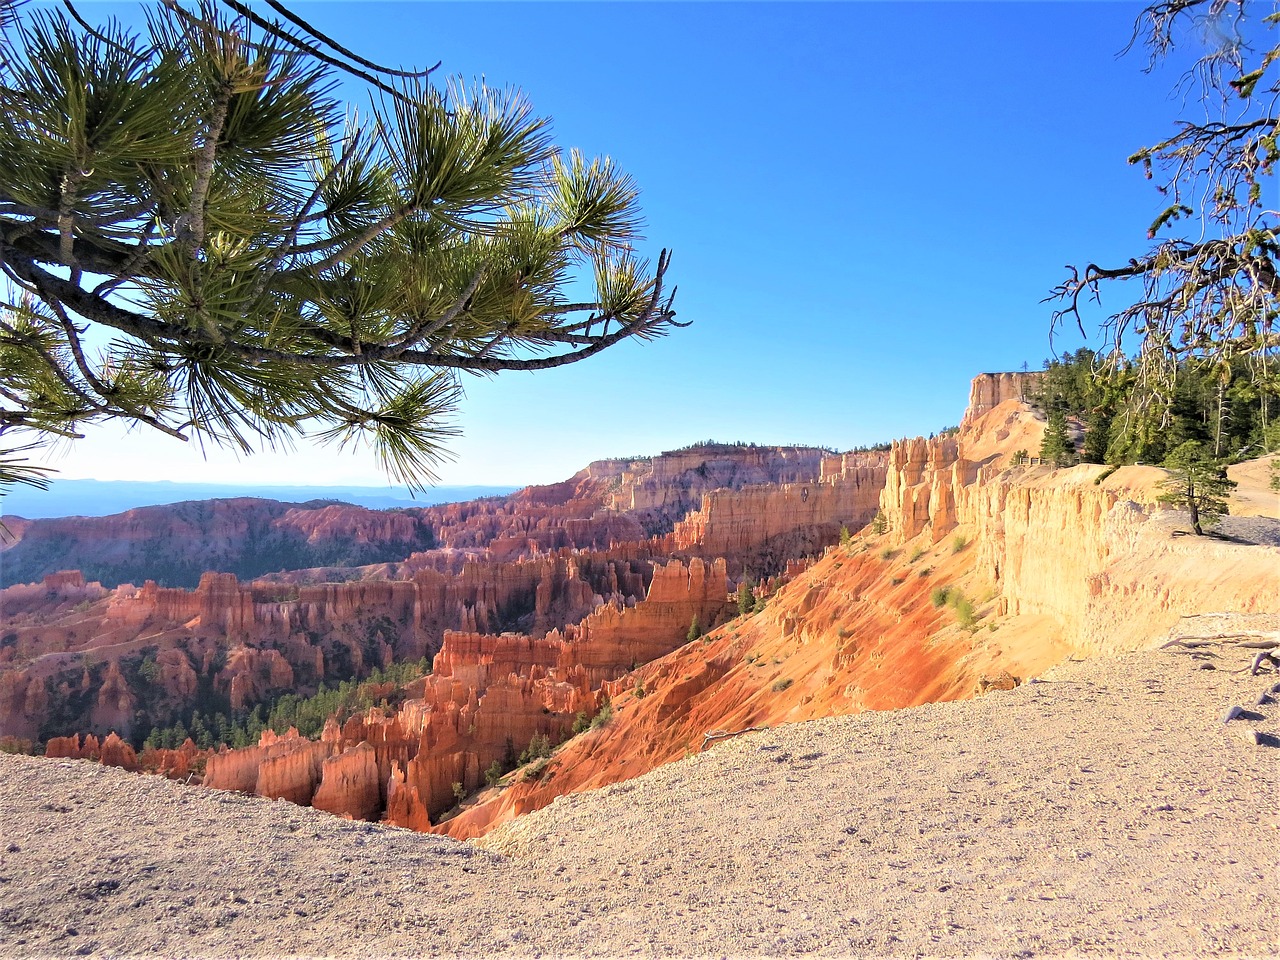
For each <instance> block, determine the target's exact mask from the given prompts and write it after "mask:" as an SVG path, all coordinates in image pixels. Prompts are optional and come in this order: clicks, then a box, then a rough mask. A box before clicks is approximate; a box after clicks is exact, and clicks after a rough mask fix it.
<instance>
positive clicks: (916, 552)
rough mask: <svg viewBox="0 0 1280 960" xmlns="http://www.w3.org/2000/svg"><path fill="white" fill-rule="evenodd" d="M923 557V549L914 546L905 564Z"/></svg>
mask: <svg viewBox="0 0 1280 960" xmlns="http://www.w3.org/2000/svg"><path fill="white" fill-rule="evenodd" d="M923 556H924V547H921V546H916V547H913V548H912V550H911V556H910V557H908V558H907V563H915V562H916V561H917V560H919V559H920V558H921V557H923Z"/></svg>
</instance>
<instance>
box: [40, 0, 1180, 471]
mask: <svg viewBox="0 0 1280 960" xmlns="http://www.w3.org/2000/svg"><path fill="white" fill-rule="evenodd" d="M1139 8H1140V5H1138V4H1131V3H1098V2H1092V3H1029V2H1028V3H969V2H952V3H812V4H808V3H747V4H737V3H703V4H695V3H556V4H543V3H466V4H455V3H421V2H404V3H373V2H366V3H353V2H334V3H320V4H302V3H298V4H297V5H296V8H295V9H297V10H298V12H299V13H301V14H302V15H303V16H306V17H308V18H309V19H311V20H312V21H313V22H314V23H315V24H316V25H317V26H319V27H321V28H322V29H324V30H326V31H328V32H330V33H332V34H333V35H334V36H335V37H338V38H340V39H341V40H343V41H344V42H345V43H346V44H347V45H348V46H350V47H352V48H354V49H355V50H356V51H357V52H360V53H362V54H363V55H365V56H369V57H372V58H374V59H377V60H380V61H382V62H385V63H390V64H399V65H405V66H409V65H416V66H425V65H429V64H431V63H434V62H435V61H436V60H441V61H443V66H442V68H441V73H442V74H446V73H447V74H461V75H463V76H467V77H472V76H478V75H484V76H485V77H486V79H487V80H488V82H489V83H490V84H494V85H514V86H519V87H520V88H521V89H523V90H524V91H525V93H526V94H527V95H528V97H529V99H530V100H531V101H532V103H533V105H534V106H535V108H536V109H537V110H538V112H540V113H542V114H546V115H549V116H551V117H552V118H553V120H554V131H555V135H556V139H557V142H558V143H560V144H561V145H563V146H565V147H571V146H576V147H580V148H582V149H583V150H584V151H586V152H588V153H589V154H609V155H611V156H612V157H613V158H614V159H615V160H617V161H618V162H619V163H620V164H621V165H622V166H623V168H624V169H626V170H627V171H628V172H629V173H631V174H632V175H633V176H634V177H635V179H636V180H637V181H638V183H639V185H640V187H641V189H642V191H643V193H642V204H643V208H644V211H645V214H646V218H647V228H646V231H645V233H646V237H647V240H646V244H645V252H646V253H647V254H648V255H650V256H652V257H656V255H657V252H658V250H659V249H661V248H662V247H669V248H671V249H672V250H673V251H674V255H675V256H674V261H673V265H672V268H671V276H672V277H673V278H674V280H675V282H676V283H677V284H678V286H679V295H678V297H677V301H676V306H677V310H678V311H679V318H680V319H681V320H685V321H693V325H692V326H691V327H690V328H688V329H685V330H678V331H676V332H675V333H674V334H673V335H672V336H670V337H668V338H666V339H664V340H661V341H658V342H656V343H650V344H624V345H622V346H620V347H617V348H614V349H613V350H611V351H607V352H606V353H605V354H602V355H600V356H598V357H596V358H593V359H592V360H590V361H587V362H585V363H582V364H578V365H575V366H571V367H567V368H562V369H560V370H555V371H548V372H544V373H538V374H511V375H504V376H502V377H499V378H495V379H490V380H484V379H477V378H468V379H467V380H466V381H465V386H466V390H467V398H466V400H465V401H464V403H463V406H462V409H461V412H460V416H459V424H460V426H462V427H463V428H464V430H465V435H464V437H462V438H461V439H459V440H458V441H456V442H455V443H454V445H453V451H454V453H455V454H456V456H457V459H456V461H455V462H454V463H453V464H450V465H447V466H445V467H444V468H443V469H442V470H441V479H442V481H443V482H445V483H451V484H462V483H492V484H499V483H511V484H521V483H528V482H547V481H553V480H557V479H562V478H563V477H566V476H568V475H570V474H571V473H573V472H574V471H575V470H577V469H579V468H580V467H582V466H584V465H585V464H586V463H587V462H588V461H590V460H593V459H598V458H601V457H607V456H614V455H628V454H643V453H656V452H658V451H660V450H663V449H669V448H672V447H677V446H682V445H684V444H687V443H690V442H693V441H696V440H700V439H707V438H715V439H720V440H752V441H757V442H762V443H785V442H806V443H814V444H823V445H829V446H834V447H839V448H848V447H851V446H855V445H859V444H866V443H872V442H876V441H880V440H888V439H891V438H893V437H898V436H906V435H916V434H921V433H928V432H930V431H933V430H937V429H939V428H941V427H943V426H945V425H947V424H952V423H955V422H957V421H958V420H959V418H960V415H961V413H962V411H963V406H964V403H965V400H966V397H967V390H968V383H969V380H970V378H971V377H972V376H973V375H974V374H976V373H979V372H981V371H988V370H1009V369H1018V368H1020V367H1021V365H1022V364H1023V363H1024V362H1025V363H1028V364H1030V365H1031V366H1032V367H1033V368H1036V367H1039V366H1040V364H1041V362H1042V360H1043V359H1044V358H1045V357H1047V356H1048V355H1049V354H1050V344H1049V339H1048V328H1049V316H1050V311H1051V307H1050V306H1049V305H1047V304H1043V303H1041V302H1040V301H1041V299H1042V298H1043V297H1044V296H1045V295H1046V293H1047V292H1048V290H1049V289H1050V288H1051V287H1052V286H1053V285H1054V284H1055V283H1057V282H1059V281H1060V280H1061V279H1062V277H1063V276H1064V271H1063V265H1064V264H1066V263H1081V262H1088V261H1089V260H1095V261H1097V262H1099V263H1110V262H1115V261H1117V260H1119V261H1120V262H1124V261H1125V260H1127V259H1128V258H1129V256H1132V255H1134V254H1136V253H1137V252H1138V251H1139V250H1141V249H1143V248H1144V247H1145V245H1146V240H1145V234H1146V227H1147V225H1148V224H1149V223H1150V221H1151V219H1152V218H1153V216H1154V214H1155V213H1156V212H1157V211H1158V210H1159V209H1160V207H1161V204H1160V197H1159V195H1158V194H1157V193H1156V191H1155V190H1154V189H1153V188H1152V187H1151V185H1150V184H1148V183H1147V182H1146V181H1145V180H1144V179H1143V176H1142V173H1141V171H1139V170H1138V169H1136V168H1130V167H1128V166H1127V164H1126V163H1125V158H1126V157H1127V156H1128V155H1129V154H1130V153H1132V152H1133V151H1134V150H1135V149H1136V148H1138V147H1140V146H1143V145H1146V144H1149V143H1152V142H1154V141H1155V140H1157V139H1158V138H1160V137H1161V136H1162V135H1163V134H1165V133H1166V132H1167V131H1169V130H1170V129H1171V124H1172V120H1173V118H1174V117H1176V116H1178V115H1179V113H1180V112H1182V111H1183V110H1184V109H1186V108H1185V105H1184V104H1182V103H1181V102H1179V101H1178V100H1177V99H1175V98H1174V97H1173V95H1172V90H1173V87H1174V86H1175V83H1176V80H1177V74H1176V71H1174V70H1173V69H1169V68H1165V69H1162V70H1157V71H1156V72H1154V73H1151V74H1147V73H1144V72H1143V68H1144V66H1145V65H1146V58H1145V55H1144V54H1143V53H1142V51H1136V52H1134V53H1132V54H1130V55H1128V56H1124V57H1118V56H1117V55H1118V54H1119V52H1120V51H1121V50H1122V48H1123V47H1124V46H1125V44H1126V42H1127V41H1128V39H1129V36H1130V31H1131V28H1132V24H1133V19H1134V16H1135V14H1136V13H1137V11H1138V10H1139ZM83 9H84V11H85V12H86V13H87V14H88V15H89V16H90V18H91V19H92V18H98V19H101V18H102V17H104V16H105V15H107V14H108V13H109V12H111V11H115V10H119V9H125V10H129V9H133V8H130V7H127V6H125V7H121V6H119V5H115V4H105V3H91V4H86V5H84V7H83ZM1125 295H1126V291H1125V290H1124V289H1123V288H1116V289H1112V290H1110V291H1109V299H1107V300H1105V301H1104V305H1108V304H1109V305H1111V306H1113V307H1118V306H1120V305H1121V304H1122V302H1123V297H1124V296H1125ZM1079 343H1080V340H1079V338H1078V336H1068V337H1066V338H1064V339H1061V340H1060V341H1059V342H1058V346H1059V349H1063V348H1065V349H1074V348H1075V347H1076V346H1078V345H1079ZM122 434H123V431H122V430H121V429H119V428H113V429H108V430H105V431H102V432H101V433H100V434H99V435H97V436H95V437H92V438H90V439H89V440H85V441H80V442H78V443H77V444H76V445H75V446H73V447H71V448H70V450H69V451H63V452H62V453H61V454H60V456H59V457H58V458H57V459H55V461H54V462H55V465H56V466H58V467H59V468H60V469H61V470H62V472H63V473H64V475H66V476H69V477H99V478H104V479H124V478H138V479H171V480H188V479H200V480H205V481H214V480H232V481H234V480H243V481H245V482H249V481H252V482H273V481H278V482H281V483H284V482H290V483H297V482H306V478H308V477H309V478H311V482H316V483H353V482H367V483H369V484H373V485H376V484H379V483H382V482H384V479H383V477H382V476H381V474H380V473H379V472H378V470H377V467H376V465H375V464H374V461H373V457H372V456H371V455H369V454H368V453H367V452H365V453H363V454H359V455H355V456H341V457H339V456H337V455H336V454H335V453H334V451H333V450H331V449H329V448H322V449H320V450H319V451H313V450H311V449H309V448H307V447H305V446H303V447H300V448H299V449H297V450H296V451H294V452H293V453H291V454H290V455H288V456H285V455H280V454H276V455H269V454H266V455H259V456H255V457H252V458H248V459H241V460H239V461H237V459H236V458H235V457H234V456H232V455H230V454H217V453H210V455H209V459H208V460H204V459H202V458H201V457H200V456H199V454H198V451H194V450H190V449H187V448H186V447H185V446H184V445H182V444H180V443H178V442H176V441H173V440H170V439H168V438H165V437H160V436H155V437H151V436H147V435H144V434H141V433H139V432H137V431H134V432H132V433H130V434H128V435H122Z"/></svg>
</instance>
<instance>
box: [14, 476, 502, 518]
mask: <svg viewBox="0 0 1280 960" xmlns="http://www.w3.org/2000/svg"><path fill="white" fill-rule="evenodd" d="M517 489H518V488H517V487H500V486H492V487H491V486H466V487H431V488H430V489H428V490H427V491H426V492H420V493H418V494H417V495H416V498H415V495H414V494H413V493H411V492H410V491H409V489H408V488H407V487H389V486H388V487H355V486H351V487H343V486H314V487H313V486H289V487H279V486H255V485H252V484H245V485H238V484H219V483H170V482H168V481H147V480H56V481H54V482H53V483H51V484H50V485H49V489H47V490H35V489H32V488H30V487H21V486H19V487H15V488H13V489H11V490H10V491H9V493H7V494H5V495H4V496H0V515H4V516H17V517H26V518H27V519H28V520H38V519H41V518H45V517H105V516H109V515H111V514H113V513H121V512H123V511H125V510H132V509H133V508H135V507H150V506H157V505H161V504H167V503H182V502H184V501H187V500H214V499H227V498H232V497H259V498H262V499H265V500H279V501H282V502H285V503H305V502H307V501H309V500H341V501H342V502H344V503H354V504H357V505H359V506H362V507H367V508H369V509H371V510H386V509H389V508H393V507H426V506H430V505H432V504H436V503H454V502H457V501H460V500H475V499H477V498H478V497H496V496H503V495H504V494H508V493H511V492H513V491H514V490H517Z"/></svg>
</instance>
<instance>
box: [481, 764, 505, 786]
mask: <svg viewBox="0 0 1280 960" xmlns="http://www.w3.org/2000/svg"><path fill="white" fill-rule="evenodd" d="M505 772H506V771H504V770H503V769H502V761H501V760H495V761H493V763H491V764H489V769H488V770H486V771H485V772H484V782H485V783H487V784H488V785H489V786H491V787H492V786H494V785H495V784H496V783H497V782H498V781H499V780H501V779H502V775H503V773H505Z"/></svg>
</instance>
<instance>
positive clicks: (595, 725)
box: [591, 700, 613, 730]
mask: <svg viewBox="0 0 1280 960" xmlns="http://www.w3.org/2000/svg"><path fill="white" fill-rule="evenodd" d="M612 719H613V703H612V701H609V700H606V701H605V702H604V703H603V704H602V705H601V706H600V712H599V713H597V714H596V715H595V716H594V717H593V718H592V720H591V729H592V730H599V729H600V728H601V727H607V726H608V725H609V721H610V720H612Z"/></svg>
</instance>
